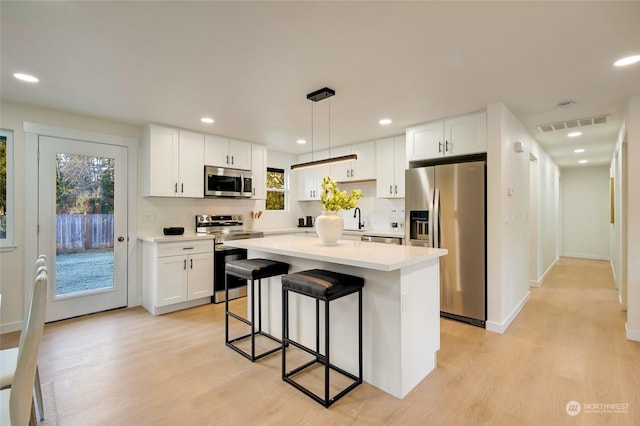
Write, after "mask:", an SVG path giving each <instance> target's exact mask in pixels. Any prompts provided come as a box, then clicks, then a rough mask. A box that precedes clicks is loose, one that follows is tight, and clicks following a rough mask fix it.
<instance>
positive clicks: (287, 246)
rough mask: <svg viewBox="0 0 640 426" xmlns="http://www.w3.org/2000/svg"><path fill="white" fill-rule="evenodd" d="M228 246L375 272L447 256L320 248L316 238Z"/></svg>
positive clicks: (408, 249)
mask: <svg viewBox="0 0 640 426" xmlns="http://www.w3.org/2000/svg"><path fill="white" fill-rule="evenodd" d="M225 244H226V245H228V246H231V247H238V248H244V249H248V250H257V251H264V252H267V253H274V254H280V255H284V256H293V257H299V258H303V259H312V260H319V261H324V262H331V263H337V264H341V265H350V266H356V267H360V268H367V269H375V270H379V271H393V270H397V269H401V268H404V267H406V266H411V265H415V264H419V263H422V262H428V261H431V260H433V259H437V258H439V257H440V256H444V255H446V254H447V250H445V249H434V248H427V247H413V246H404V245H394V244H375V243H369V242H362V241H351V240H338V244H337V245H335V246H326V245H323V244H322V243H321V242H320V240H319V239H318V238H310V237H303V236H294V235H280V236H273V237H269V238H252V239H248V240H233V241H226V242H225Z"/></svg>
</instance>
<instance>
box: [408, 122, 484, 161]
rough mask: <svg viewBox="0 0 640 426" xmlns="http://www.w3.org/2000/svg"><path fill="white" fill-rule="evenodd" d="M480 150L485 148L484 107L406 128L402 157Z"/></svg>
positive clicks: (430, 157) (411, 159) (414, 157)
mask: <svg viewBox="0 0 640 426" xmlns="http://www.w3.org/2000/svg"><path fill="white" fill-rule="evenodd" d="M482 152H487V114H486V112H484V111H483V112H479V113H475V114H470V115H465V116H461V117H455V118H450V119H446V120H441V121H436V122H433V123H427V124H421V125H418V126H413V127H408V128H407V133H406V154H407V158H406V161H416V160H428V159H432V158H438V157H442V156H459V155H467V154H477V153H482Z"/></svg>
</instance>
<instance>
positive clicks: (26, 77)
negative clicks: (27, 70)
mask: <svg viewBox="0 0 640 426" xmlns="http://www.w3.org/2000/svg"><path fill="white" fill-rule="evenodd" d="M13 76H14V77H15V78H17V79H18V80H22V81H26V82H27V83H37V82H39V81H40V80H38V78H37V77H34V76H32V75H29V74H23V73H21V72H17V73H15V74H13Z"/></svg>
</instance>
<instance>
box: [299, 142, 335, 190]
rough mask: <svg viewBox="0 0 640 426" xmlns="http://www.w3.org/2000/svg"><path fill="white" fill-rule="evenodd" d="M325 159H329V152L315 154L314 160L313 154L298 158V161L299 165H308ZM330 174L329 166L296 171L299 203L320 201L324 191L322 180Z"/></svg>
mask: <svg viewBox="0 0 640 426" xmlns="http://www.w3.org/2000/svg"><path fill="white" fill-rule="evenodd" d="M332 154H333V153H332ZM325 158H329V151H326V150H325V151H317V152H314V153H313V158H312V155H311V154H302V155H299V156H298V159H297V161H298V163H307V162H309V161H315V160H324V159H325ZM330 174H331V168H330V167H329V166H328V165H327V166H316V167H309V168H304V169H296V170H294V171H293V176H294V179H295V181H296V186H297V195H298V197H297V198H298V201H314V200H319V199H320V192H321V191H322V178H323V177H325V176H327V175H330Z"/></svg>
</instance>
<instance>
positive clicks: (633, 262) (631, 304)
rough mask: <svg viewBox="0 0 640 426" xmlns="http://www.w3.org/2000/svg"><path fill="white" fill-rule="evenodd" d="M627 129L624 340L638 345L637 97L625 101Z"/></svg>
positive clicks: (639, 207)
mask: <svg viewBox="0 0 640 426" xmlns="http://www.w3.org/2000/svg"><path fill="white" fill-rule="evenodd" d="M625 122H626V129H627V138H626V140H627V165H628V167H627V173H628V174H627V185H628V186H627V190H626V193H625V195H626V203H627V208H626V215H627V231H628V232H627V338H628V339H632V340H637V341H640V261H639V260H640V167H638V166H639V165H640V94H638V95H635V96H633V97H631V98H629V101H628V104H627V114H626V119H625Z"/></svg>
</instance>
